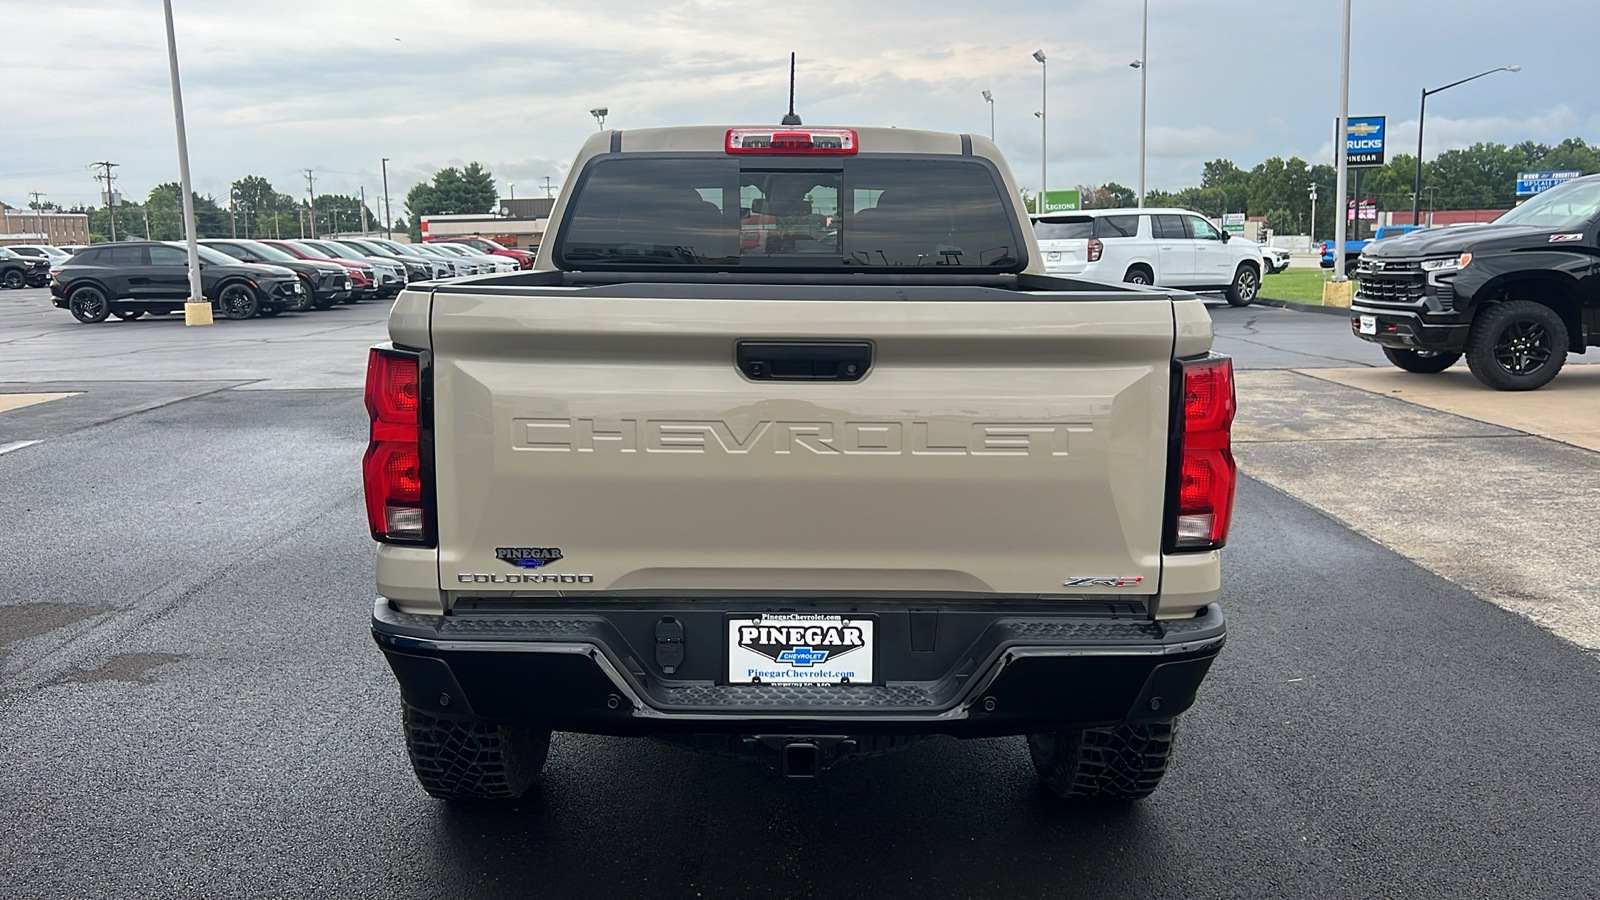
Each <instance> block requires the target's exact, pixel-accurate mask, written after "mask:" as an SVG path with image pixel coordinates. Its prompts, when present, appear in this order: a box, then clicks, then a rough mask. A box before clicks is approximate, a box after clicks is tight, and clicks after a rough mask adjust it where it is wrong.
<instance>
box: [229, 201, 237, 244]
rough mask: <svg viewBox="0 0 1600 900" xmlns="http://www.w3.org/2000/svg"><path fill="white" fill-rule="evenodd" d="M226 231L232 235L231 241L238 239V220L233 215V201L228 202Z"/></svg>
mask: <svg viewBox="0 0 1600 900" xmlns="http://www.w3.org/2000/svg"><path fill="white" fill-rule="evenodd" d="M228 230H229V231H230V232H231V233H232V234H233V239H234V240H238V239H239V220H238V219H236V218H234V215H233V201H232V200H229V201H228Z"/></svg>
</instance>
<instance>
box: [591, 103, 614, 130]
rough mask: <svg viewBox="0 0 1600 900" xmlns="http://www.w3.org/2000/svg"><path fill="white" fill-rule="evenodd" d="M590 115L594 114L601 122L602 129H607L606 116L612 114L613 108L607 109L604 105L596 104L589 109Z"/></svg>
mask: <svg viewBox="0 0 1600 900" xmlns="http://www.w3.org/2000/svg"><path fill="white" fill-rule="evenodd" d="M589 115H591V116H594V120H595V122H596V123H597V124H599V126H600V130H601V131H605V130H606V116H609V115H611V110H609V109H606V108H605V107H604V106H596V107H595V108H594V109H591V110H589Z"/></svg>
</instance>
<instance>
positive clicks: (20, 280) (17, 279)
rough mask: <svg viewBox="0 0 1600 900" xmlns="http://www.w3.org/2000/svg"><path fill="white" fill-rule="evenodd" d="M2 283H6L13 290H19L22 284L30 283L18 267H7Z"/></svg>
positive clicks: (0, 281) (0, 280)
mask: <svg viewBox="0 0 1600 900" xmlns="http://www.w3.org/2000/svg"><path fill="white" fill-rule="evenodd" d="M0 283H3V284H5V286H6V287H8V288H10V289H11V290H13V291H17V290H21V289H22V286H23V285H25V284H27V283H28V279H27V278H26V277H24V276H23V274H22V272H21V271H19V270H17V269H7V270H6V274H5V276H4V278H3V279H0Z"/></svg>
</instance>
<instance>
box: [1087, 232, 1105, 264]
mask: <svg viewBox="0 0 1600 900" xmlns="http://www.w3.org/2000/svg"><path fill="white" fill-rule="evenodd" d="M1105 251H1106V245H1105V244H1102V243H1100V239H1099V238H1089V262H1099V261H1100V254H1102V253H1104V252H1105Z"/></svg>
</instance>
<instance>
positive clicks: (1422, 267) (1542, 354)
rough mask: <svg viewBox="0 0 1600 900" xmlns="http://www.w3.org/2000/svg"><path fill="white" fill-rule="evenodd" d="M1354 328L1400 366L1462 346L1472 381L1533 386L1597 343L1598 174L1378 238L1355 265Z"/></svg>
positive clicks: (1419, 364) (1510, 387) (1418, 368)
mask: <svg viewBox="0 0 1600 900" xmlns="http://www.w3.org/2000/svg"><path fill="white" fill-rule="evenodd" d="M1355 275H1356V277H1357V278H1358V279H1359V281H1360V285H1359V287H1358V288H1357V290H1356V295H1355V301H1354V303H1353V304H1352V305H1351V308H1350V314H1351V315H1350V328H1351V330H1352V331H1354V332H1355V334H1356V336H1357V337H1359V338H1362V339H1363V340H1368V341H1372V342H1374V343H1376V344H1379V345H1381V346H1382V347H1383V354H1384V356H1387V357H1388V358H1389V361H1390V362H1392V363H1394V364H1395V365H1396V366H1399V367H1400V368H1402V369H1405V370H1406V371H1408V372H1442V371H1444V370H1445V369H1448V368H1450V366H1452V365H1454V364H1455V362H1456V360H1458V359H1460V358H1461V357H1462V356H1463V355H1465V356H1466V358H1467V366H1468V368H1470V369H1471V370H1472V374H1473V375H1474V376H1476V377H1477V379H1478V380H1479V381H1481V382H1483V383H1484V384H1486V385H1488V386H1489V387H1492V388H1495V389H1496V390H1501V391H1531V390H1534V389H1535V388H1540V387H1543V386H1544V385H1546V384H1548V383H1549V382H1550V379H1552V378H1554V377H1556V373H1557V372H1559V371H1561V366H1562V365H1563V364H1564V363H1565V362H1566V359H1567V354H1568V353H1583V352H1584V351H1585V350H1586V349H1587V348H1589V347H1592V346H1600V175H1596V176H1590V177H1587V178H1578V179H1575V180H1573V181H1569V182H1567V183H1565V184H1563V185H1560V186H1558V187H1554V188H1551V189H1550V190H1548V191H1545V192H1544V193H1542V194H1539V195H1538V196H1536V197H1534V198H1532V199H1531V200H1529V201H1527V202H1526V203H1524V204H1522V205H1521V206H1519V207H1517V208H1516V209H1513V210H1511V211H1509V212H1507V213H1506V214H1505V215H1503V216H1501V217H1500V218H1498V219H1496V220H1494V222H1492V223H1491V224H1488V225H1483V226H1476V227H1474V226H1463V227H1457V228H1441V229H1435V230H1429V231H1418V232H1414V233H1412V234H1408V235H1405V236H1403V237H1396V238H1390V239H1388V240H1383V241H1375V242H1373V243H1372V244H1371V245H1369V246H1368V247H1367V249H1366V250H1364V251H1362V253H1361V260H1360V262H1359V263H1358V264H1357V266H1356V272H1355Z"/></svg>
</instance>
